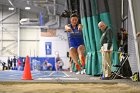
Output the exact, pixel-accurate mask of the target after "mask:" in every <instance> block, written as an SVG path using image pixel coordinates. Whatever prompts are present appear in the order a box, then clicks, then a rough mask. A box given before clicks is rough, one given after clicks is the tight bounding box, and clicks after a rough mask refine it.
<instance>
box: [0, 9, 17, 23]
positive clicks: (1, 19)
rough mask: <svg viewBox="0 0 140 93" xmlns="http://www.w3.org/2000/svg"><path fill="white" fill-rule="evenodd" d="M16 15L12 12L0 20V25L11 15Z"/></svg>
mask: <svg viewBox="0 0 140 93" xmlns="http://www.w3.org/2000/svg"><path fill="white" fill-rule="evenodd" d="M15 13H16V11H14V12H12V13H11V14H9V15H7V16H6V17H5V18H3V19H1V20H0V23H1V22H3V21H4V20H6V19H7V18H9V17H11V16H12V15H14V14H15Z"/></svg>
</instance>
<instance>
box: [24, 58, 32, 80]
mask: <svg viewBox="0 0 140 93" xmlns="http://www.w3.org/2000/svg"><path fill="white" fill-rule="evenodd" d="M22 79H23V80H32V75H31V69H30V61H29V56H26V61H25V67H24V72H23V75H22Z"/></svg>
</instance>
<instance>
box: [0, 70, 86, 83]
mask: <svg viewBox="0 0 140 93" xmlns="http://www.w3.org/2000/svg"><path fill="white" fill-rule="evenodd" d="M31 73H32V78H33V80H32V81H49V82H56V81H79V80H82V78H83V79H85V80H86V79H87V77H88V76H87V75H81V76H80V75H76V74H75V73H74V72H73V73H70V72H68V71H31ZM22 74H23V71H16V70H5V71H0V81H26V80H22ZM82 81H83V80H82Z"/></svg>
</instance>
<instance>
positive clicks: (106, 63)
mask: <svg viewBox="0 0 140 93" xmlns="http://www.w3.org/2000/svg"><path fill="white" fill-rule="evenodd" d="M98 27H99V29H100V30H101V31H102V32H103V33H102V36H101V39H100V43H101V45H102V47H101V50H100V51H101V53H102V70H103V79H109V77H110V76H111V52H112V36H113V34H112V30H111V29H110V28H109V27H108V26H107V25H106V24H105V23H104V22H103V21H101V22H99V24H98Z"/></svg>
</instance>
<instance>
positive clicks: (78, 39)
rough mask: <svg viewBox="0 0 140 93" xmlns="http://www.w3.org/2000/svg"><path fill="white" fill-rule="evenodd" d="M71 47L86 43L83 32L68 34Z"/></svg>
mask: <svg viewBox="0 0 140 93" xmlns="http://www.w3.org/2000/svg"><path fill="white" fill-rule="evenodd" d="M68 39H69V47H74V48H76V49H77V48H78V46H80V45H84V40H83V35H82V33H70V34H69V36H68Z"/></svg>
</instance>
